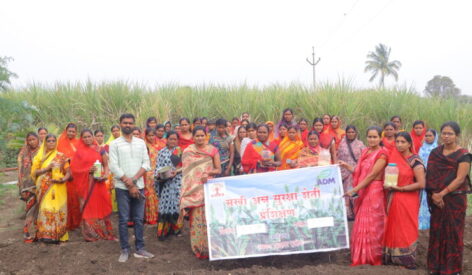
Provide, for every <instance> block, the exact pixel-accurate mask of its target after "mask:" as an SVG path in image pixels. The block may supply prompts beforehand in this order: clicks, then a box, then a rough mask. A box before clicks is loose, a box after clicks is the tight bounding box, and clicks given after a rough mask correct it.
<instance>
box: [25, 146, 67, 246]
mask: <svg viewBox="0 0 472 275" xmlns="http://www.w3.org/2000/svg"><path fill="white" fill-rule="evenodd" d="M45 144H46V141H44V142H43V144H42V145H41V148H39V151H38V153H37V154H36V156H35V157H34V159H33V165H32V167H31V176H32V177H33V179H34V180H35V184H36V196H37V199H38V205H39V209H38V217H37V219H36V226H37V232H36V238H37V239H38V240H42V241H47V242H58V241H67V240H68V239H69V235H68V233H67V185H66V183H60V184H54V183H52V172H47V173H45V174H42V175H40V176H38V177H36V176H35V172H36V170H38V169H44V168H46V167H47V166H49V164H51V163H52V162H55V163H59V165H60V174H61V175H62V176H64V175H65V173H66V170H67V169H69V164H68V162H67V157H66V156H65V155H64V154H62V153H60V152H58V151H57V149H54V150H52V151H51V152H48V153H46V149H45Z"/></svg>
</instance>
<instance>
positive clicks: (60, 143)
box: [57, 123, 80, 230]
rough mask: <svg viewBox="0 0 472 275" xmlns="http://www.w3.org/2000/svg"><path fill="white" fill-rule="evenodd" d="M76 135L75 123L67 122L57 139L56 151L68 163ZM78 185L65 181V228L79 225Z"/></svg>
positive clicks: (77, 141)
mask: <svg viewBox="0 0 472 275" xmlns="http://www.w3.org/2000/svg"><path fill="white" fill-rule="evenodd" d="M76 136H77V125H75V124H74V123H69V124H67V126H66V129H65V130H64V131H63V132H62V134H61V135H60V136H59V138H58V140H57V151H58V152H61V153H63V154H64V155H65V156H66V157H67V158H68V160H69V163H70V161H71V159H72V157H73V156H74V154H75V152H76V151H77V145H78V143H79V139H78V138H76ZM77 188H78V187H77V186H75V185H74V184H73V182H72V181H68V182H67V229H68V230H74V229H76V228H77V227H79V226H80V203H79V197H78V189H77Z"/></svg>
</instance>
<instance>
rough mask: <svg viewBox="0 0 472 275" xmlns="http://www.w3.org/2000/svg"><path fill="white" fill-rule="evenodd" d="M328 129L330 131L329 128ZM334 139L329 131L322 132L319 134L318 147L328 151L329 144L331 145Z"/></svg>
mask: <svg viewBox="0 0 472 275" xmlns="http://www.w3.org/2000/svg"><path fill="white" fill-rule="evenodd" d="M328 129H331V127H329V128H328ZM333 140H335V137H334V135H333V133H332V132H331V131H324V130H323V132H321V133H320V146H321V147H322V148H324V149H329V148H330V147H331V144H333Z"/></svg>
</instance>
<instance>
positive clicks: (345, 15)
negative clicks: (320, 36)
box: [320, 0, 360, 48]
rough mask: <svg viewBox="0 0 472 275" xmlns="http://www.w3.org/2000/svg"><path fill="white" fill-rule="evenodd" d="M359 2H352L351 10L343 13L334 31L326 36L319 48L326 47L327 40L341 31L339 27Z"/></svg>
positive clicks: (357, 0)
mask: <svg viewBox="0 0 472 275" xmlns="http://www.w3.org/2000/svg"><path fill="white" fill-rule="evenodd" d="M359 1H360V0H356V2H354V4H353V5H352V6H351V8H350V9H349V10H348V11H346V12H345V13H344V15H343V18H342V20H341V21H340V22H339V23H338V24H337V25H336V27H335V28H334V30H333V31H332V32H331V33H330V34H329V35H328V37H327V38H326V39H325V41H324V42H323V43H322V44H321V45H320V48H323V47H324V46H326V44H327V43H328V42H329V40H330V39H331V38H332V37H333V36H334V35H335V34H336V33H337V32H338V31H339V30H340V29H341V27H342V26H343V25H344V23H345V22H346V19H347V17H348V16H349V15H350V14H351V12H352V11H353V10H354V8H355V7H356V6H357V4H358V3H359Z"/></svg>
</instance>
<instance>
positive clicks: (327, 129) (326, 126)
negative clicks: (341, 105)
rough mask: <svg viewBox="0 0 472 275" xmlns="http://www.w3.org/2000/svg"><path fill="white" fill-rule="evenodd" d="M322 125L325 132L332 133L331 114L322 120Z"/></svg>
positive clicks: (324, 116)
mask: <svg viewBox="0 0 472 275" xmlns="http://www.w3.org/2000/svg"><path fill="white" fill-rule="evenodd" d="M321 123H322V124H323V132H324V133H327V132H331V116H330V115H329V114H324V115H323V117H322V118H321Z"/></svg>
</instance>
